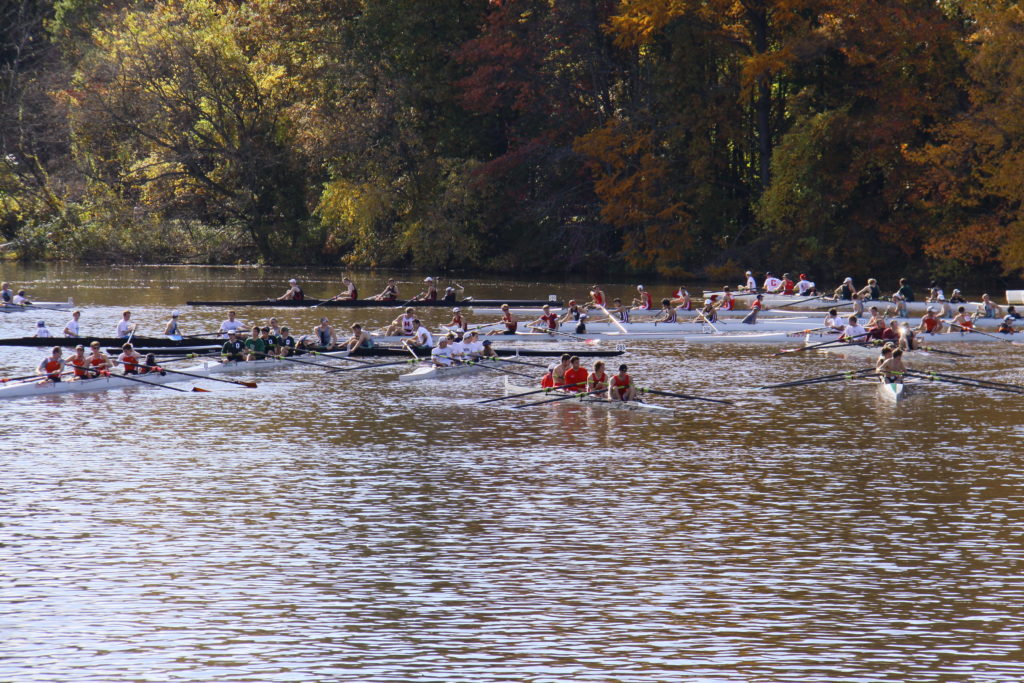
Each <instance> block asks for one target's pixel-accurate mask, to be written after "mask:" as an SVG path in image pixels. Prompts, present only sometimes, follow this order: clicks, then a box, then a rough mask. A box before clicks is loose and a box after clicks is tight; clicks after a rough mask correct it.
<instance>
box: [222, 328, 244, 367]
mask: <svg viewBox="0 0 1024 683" xmlns="http://www.w3.org/2000/svg"><path fill="white" fill-rule="evenodd" d="M220 355H221V356H222V357H223V358H224V360H226V361H243V360H245V344H244V343H243V342H242V340H241V339H239V338H238V332H236V331H235V330H230V331H229V332H228V339H227V341H226V342H224V345H223V346H222V347H221V349H220Z"/></svg>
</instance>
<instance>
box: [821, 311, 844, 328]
mask: <svg viewBox="0 0 1024 683" xmlns="http://www.w3.org/2000/svg"><path fill="white" fill-rule="evenodd" d="M821 325H822V327H827V328H828V331H829V332H842V331H843V328H844V327H846V323H844V322H843V319H842V318H840V317H839V312H838V311H837V310H836V309H834V308H830V309H828V313H826V314H825V319H824V320H822V321H821Z"/></svg>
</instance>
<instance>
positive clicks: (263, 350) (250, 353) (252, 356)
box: [242, 326, 267, 361]
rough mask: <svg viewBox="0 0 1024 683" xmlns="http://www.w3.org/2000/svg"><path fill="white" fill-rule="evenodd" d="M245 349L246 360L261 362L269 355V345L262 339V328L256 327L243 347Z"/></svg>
mask: <svg viewBox="0 0 1024 683" xmlns="http://www.w3.org/2000/svg"><path fill="white" fill-rule="evenodd" d="M242 346H244V347H245V360H247V361H252V360H259V359H261V358H263V357H265V356H266V355H267V343H266V342H265V341H263V339H262V338H261V337H260V328H259V326H255V327H253V328H252V331H251V332H250V333H249V338H248V339H246V340H245V343H244V344H243V345H242Z"/></svg>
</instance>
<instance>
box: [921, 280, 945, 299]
mask: <svg viewBox="0 0 1024 683" xmlns="http://www.w3.org/2000/svg"><path fill="white" fill-rule="evenodd" d="M945 300H946V295H945V294H944V293H943V292H942V286H941V285H939V283H938V282H937V281H936V280H932V281H931V282H930V283H928V294H926V295H925V297H924V302H925V303H926V304H935V303H938V302H940V301H945Z"/></svg>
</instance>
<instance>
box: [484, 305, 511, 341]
mask: <svg viewBox="0 0 1024 683" xmlns="http://www.w3.org/2000/svg"><path fill="white" fill-rule="evenodd" d="M501 324H503V325H504V326H505V329H503V330H502V329H500V328H499V329H496V330H491V331H490V332H488V333H487V334H515V333H516V330H517V329H519V321H517V320H516V317H515V316H514V315H512V311H510V310H509V308H508V304H502V305H501Z"/></svg>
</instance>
